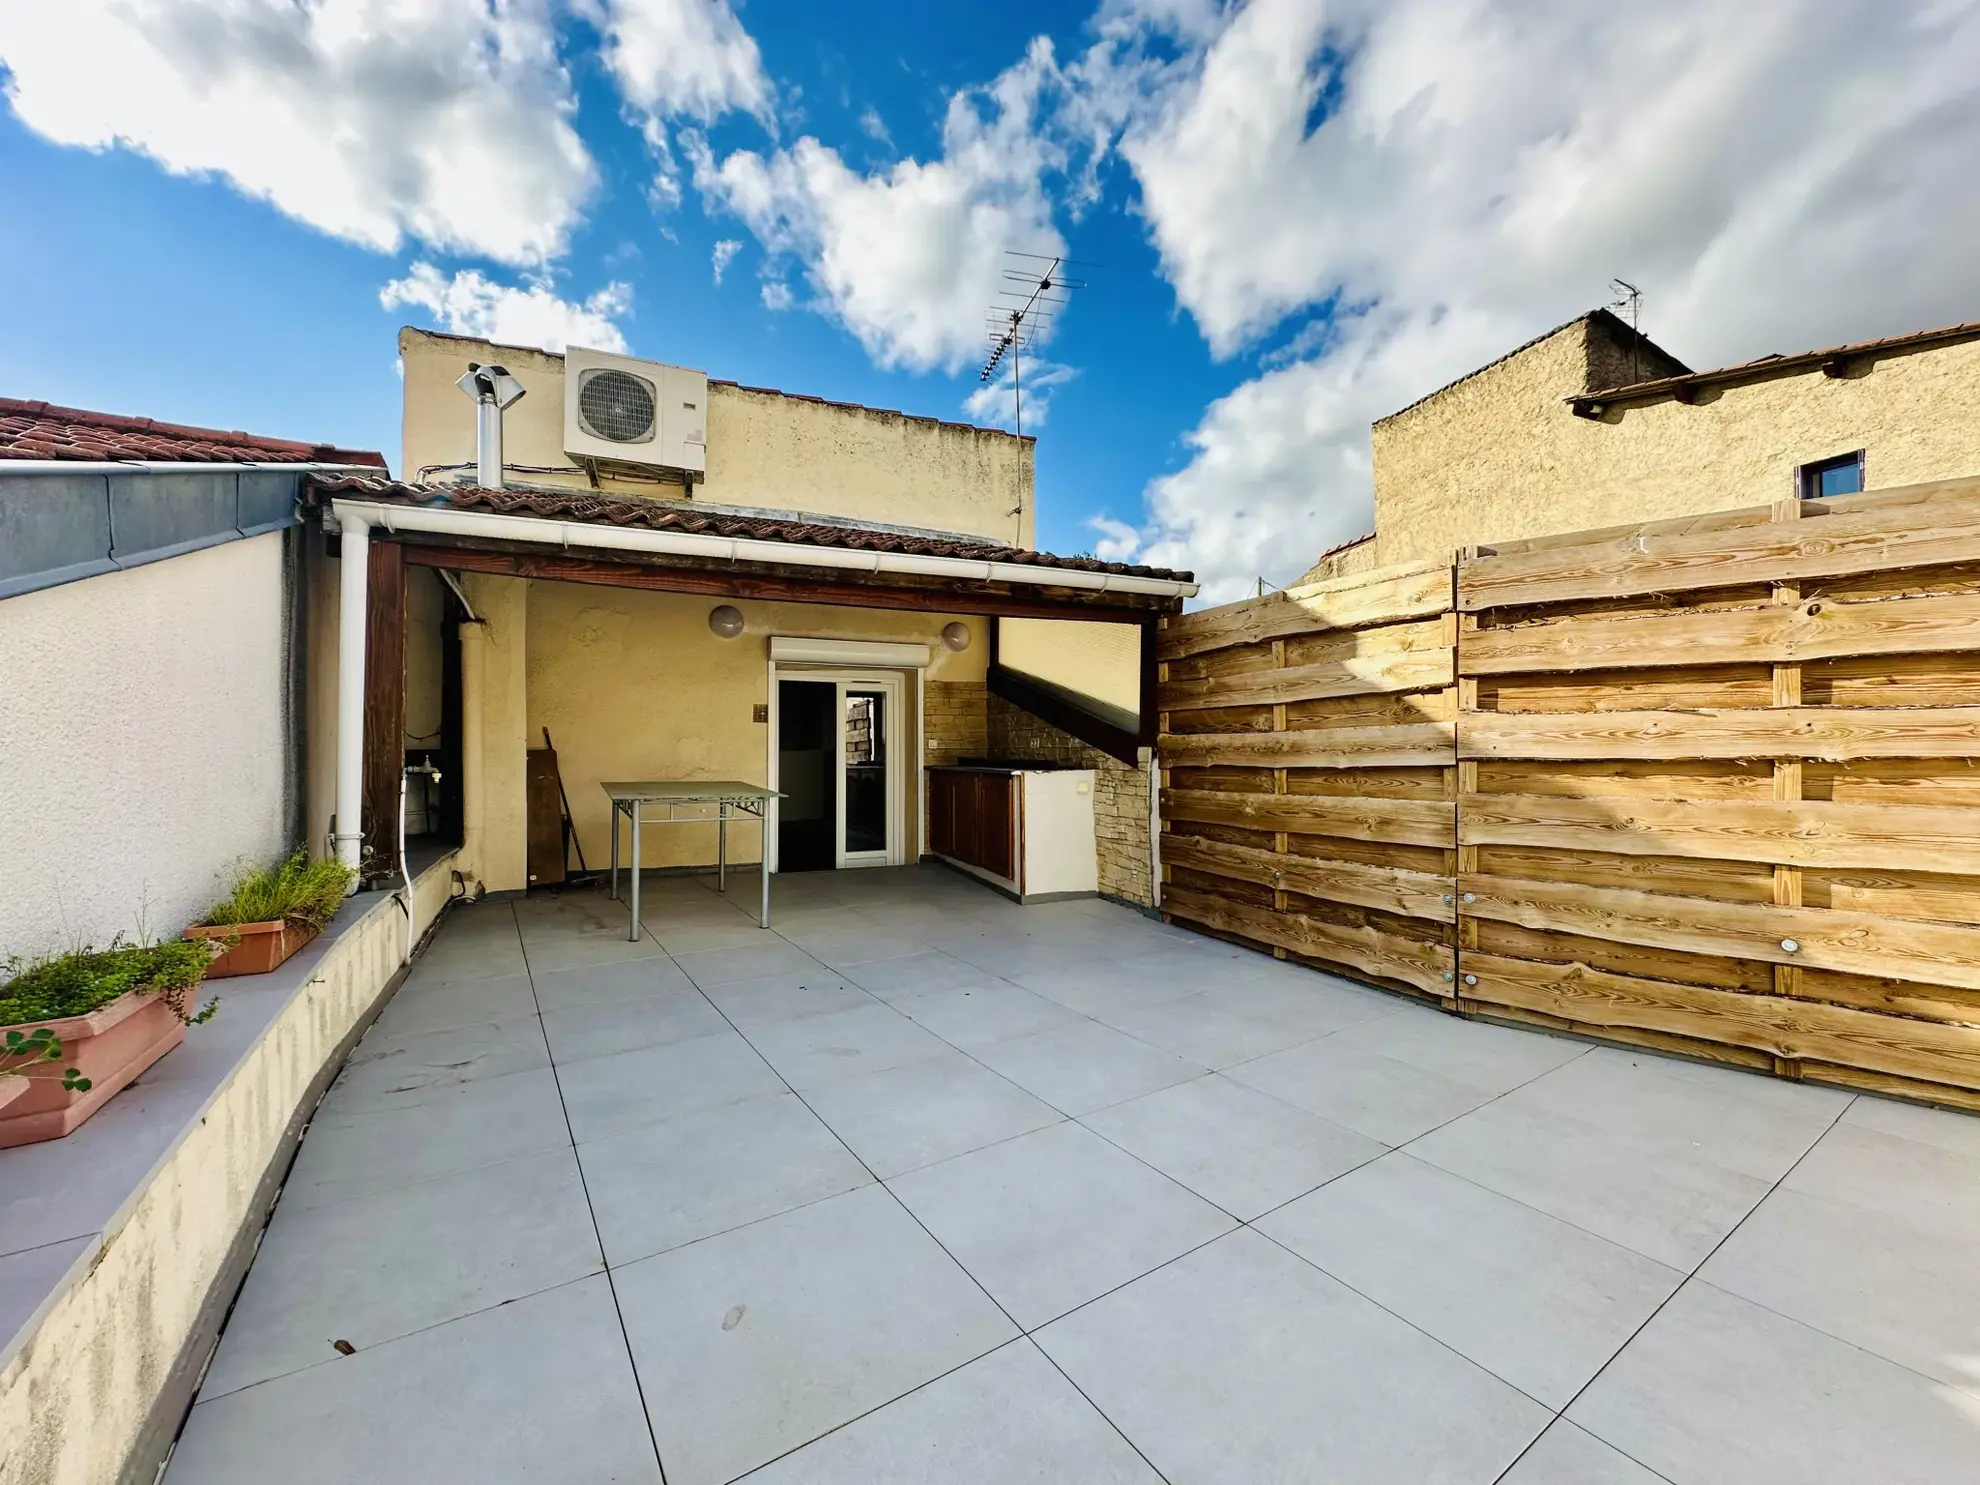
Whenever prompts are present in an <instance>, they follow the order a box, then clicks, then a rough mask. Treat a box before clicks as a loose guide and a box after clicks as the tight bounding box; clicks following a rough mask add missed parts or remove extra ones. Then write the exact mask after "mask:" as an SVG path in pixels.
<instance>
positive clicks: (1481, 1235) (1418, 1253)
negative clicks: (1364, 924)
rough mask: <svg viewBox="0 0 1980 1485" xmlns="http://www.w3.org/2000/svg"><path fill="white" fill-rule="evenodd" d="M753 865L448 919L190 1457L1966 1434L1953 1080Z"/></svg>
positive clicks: (1968, 1232)
mask: <svg viewBox="0 0 1980 1485" xmlns="http://www.w3.org/2000/svg"><path fill="white" fill-rule="evenodd" d="M732 891H733V893H734V895H735V898H736V900H737V901H738V902H741V903H750V902H753V900H754V891H753V879H752V878H748V877H745V878H743V879H742V880H741V881H739V882H738V883H735V884H733V885H732ZM777 901H778V913H779V917H778V921H777V926H776V929H775V931H774V932H771V933H765V932H763V931H761V930H759V929H757V928H756V927H755V926H754V924H753V923H752V922H751V921H750V920H749V919H748V918H746V917H745V916H744V915H743V914H742V913H741V912H740V911H738V910H737V909H736V908H734V907H731V906H730V905H729V904H728V903H727V902H726V901H724V900H723V899H722V898H720V897H718V896H716V895H715V894H714V892H713V891H712V884H710V883H706V882H704V881H700V880H684V879H678V878H676V879H667V880H660V881H656V882H654V884H653V885H652V886H651V887H650V888H649V890H648V896H647V924H646V926H647V929H648V936H646V937H642V939H641V940H640V941H639V942H638V943H631V942H628V941H627V940H626V938H625V929H624V925H625V919H624V917H623V915H622V912H621V910H620V909H619V908H618V906H617V905H616V904H611V903H608V902H605V901H604V900H602V898H601V896H600V895H599V894H596V893H589V894H580V893H573V894H570V895H568V896H565V897H561V898H554V897H553V898H546V899H543V900H532V901H530V902H527V903H524V904H520V905H517V906H513V907H511V906H506V905H504V906H481V907H475V908H469V909H464V910H462V911H460V912H459V913H458V914H457V915H456V916H455V917H454V918H453V919H452V920H451V921H450V922H449V923H448V924H447V925H446V927H445V928H444V929H443V931H442V932H441V934H440V935H439V936H438V939H437V941H436V942H435V944H434V945H433V946H432V948H431V949H430V950H429V951H428V952H427V953H426V954H425V955H424V957H423V958H422V959H421V960H420V961H419V963H418V964H417V965H416V967H415V969H414V971H413V973H412V975H411V976H410V978H409V979H408V980H407V982H406V984H405V986H404V988H403V989H402V990H401V991H400V992H399V994H398V996H397V998H396V999H395V1000H394V1002H393V1003H392V1004H391V1005H390V1006H389V1007H388V1008H387V1010H386V1011H385V1013H384V1015H383V1016H382V1017H381V1018H380V1019H379V1021H378V1023H377V1025H376V1026H375V1027H374V1028H373V1029H372V1030H371V1032H370V1034H369V1035H368V1036H367V1037H366V1038H365V1040H364V1042H363V1043H362V1044H361V1045H360V1046H359V1048H358V1050H357V1052H356V1053H355V1055H354V1056H353V1057H352V1059H351V1062H350V1065H349V1066H348V1067H347V1068H346V1069H345V1071H344V1073H343V1075H342V1076H341V1077H340V1078H339V1080H338V1081H337V1083H336V1085H335V1086H334V1087H333V1089H332V1090H331V1092H330V1094H329V1096H328V1097H327V1098H326V1099H325V1101H324V1103H323V1106H322V1108H321V1110H320V1111H319V1113H318V1115H317V1117H316V1121H315V1124H314V1125H313V1127H312V1129H311V1131H310V1133H309V1136H308V1138H307V1140H306V1141H305V1143H304V1146H303V1149H302V1153H301V1156H300V1157H299V1159H298V1160H297V1163H296V1166H295V1169H294V1172H293V1175H292V1177H291V1179H290V1181H289V1184H288V1187H287V1190H286V1192H285V1194H284V1196H283V1198H282V1201H281V1204H280V1206H279V1208H278V1210H277V1212H276V1215H275V1219H274V1221H273V1223H272V1225H271V1226H270V1228H269V1230H268V1233H267V1237H266V1240H265V1242H264V1244H263V1246H262V1249H261V1252H260V1255H259V1257H258V1258H257V1259H256V1262H255V1265H254V1269H253V1271H252V1273H251V1275H250V1277H249V1279H248V1282H247V1285H246V1287H245V1289H244V1290H243V1292H242V1294H241V1297H240V1302H239V1304H238V1306H237V1308H236V1310H235V1312H234V1315H233V1317H232V1320H231V1322H230V1323H229V1325H228V1328H227V1331H226V1334H225V1336H224V1338H223V1340H222V1342H221V1345H220V1349H219V1352H218V1354H217V1356H216V1357H215V1360H214V1363H213V1366H212V1369H211V1371H210V1373H209V1375H208V1376H207V1378H206V1380H205V1383H204V1386H203V1388H202V1391H201V1394H200V1400H199V1403H198V1405H197V1406H196V1407H195V1408H194V1409H193V1412H192V1416H191V1419H190V1421H189V1423H188V1424H187V1427H186V1430H185V1433H184V1436H183V1438H182V1440H181V1441H180V1444H179V1447H178V1451H177V1454H176V1455H175V1457H174V1460H173V1463H172V1467H171V1472H170V1480H171V1482H172V1485H209V1482H235V1481H255V1482H264V1481H268V1480H277V1479H279V1480H283V1481H285V1482H333V1481H334V1482H345V1481H358V1480H363V1481H382V1482H400V1481H435V1482H438V1481H475V1482H497V1481H511V1480H545V1481H581V1482H596V1481H657V1480H661V1479H663V1478H664V1479H665V1480H667V1481H669V1482H671V1485H712V1482H719V1481H728V1480H733V1479H737V1478H741V1477H744V1476H747V1477H748V1478H749V1479H750V1480H751V1481H752V1482H757V1485H770V1482H777V1485H792V1482H808V1481H816V1482H827V1481H830V1482H860V1485H865V1482H874V1481H899V1482H917V1485H918V1482H982V1485H1004V1482H1011V1481H1020V1480H1038V1481H1051V1482H1080V1485H1083V1482H1102V1481H1105V1482H1152V1481H1157V1480H1168V1481H1171V1482H1175V1485H1184V1482H1189V1485H1195V1482H1211V1481H1217V1482H1224V1481H1228V1482H1233V1485H1236V1482H1243V1485H1259V1482H1276V1481H1284V1482H1309V1481H1326V1482H1330V1485H1359V1482H1383V1485H1391V1482H1402V1485H1423V1482H1449V1485H1487V1482H1491V1481H1504V1482H1508V1485H1649V1482H1654V1481H1657V1480H1660V1479H1661V1480H1669V1481H1674V1482H1679V1485H1694V1482H1699V1485H1703V1482H1723V1481H1735V1480H1736V1481H1741V1482H1766V1481H1782V1482H1788V1481H1792V1482H1795V1485H1806V1482H1811V1481H1851V1482H1859V1481H1866V1480H1876V1481H1879V1482H1893V1485H1894V1482H1900V1481H1903V1482H1924V1481H1947V1482H1951V1481H1971V1480H1974V1479H1976V1478H1980V1263H1976V1262H1975V1261H1974V1255H1975V1254H1976V1253H1980V1120H1975V1119H1968V1118H1966V1117H1963V1116H1960V1115H1954V1114H1944V1113H1937V1112H1932V1111H1929V1110H1924V1109H1917V1108H1910V1107H1905V1106H1901V1105H1897V1104H1893V1103H1886V1102H1880V1101H1877V1100H1874V1099H1869V1098H1863V1099H1855V1100H1853V1099H1852V1098H1851V1097H1850V1096H1849V1095H1848V1094H1845V1093H1839V1092H1835V1091H1831V1090H1825V1089H1821V1088H1815V1087H1805V1086H1796V1085H1793V1084H1788V1083H1781V1082H1771V1081H1768V1080H1766V1079H1763V1078H1758V1077H1754V1076H1750V1075H1747V1074H1742V1073H1736V1072H1731V1071H1721V1070H1717V1069H1713V1068H1708V1067H1701V1066H1696V1065H1691V1064H1687V1063H1681V1062H1674V1061H1667V1060H1663V1059H1660V1058H1657V1057H1653V1056H1648V1055H1631V1054H1629V1053H1625V1052H1620V1051H1615V1050H1612V1049H1605V1048H1595V1047H1590V1046H1587V1045H1585V1044H1582V1043H1579V1042H1573V1041H1566V1040H1560V1039H1555V1038H1551V1037H1547V1036H1542V1035H1535V1034H1528V1033H1525V1032H1520V1031H1512V1030H1505V1029H1501V1028H1496V1027H1491V1026H1484V1025H1477V1024H1471V1023H1466V1022H1462V1021H1458V1020H1454V1019H1452V1018H1449V1017H1446V1016H1443V1015H1440V1014H1438V1013H1436V1012H1435V1011H1432V1010H1428V1009H1425V1008H1423V1007H1420V1006H1416V1005H1413V1004H1409V1003H1405V1002H1403V1001H1400V1000H1397V999H1394V998H1391V997H1387V996H1383V995H1380V994H1376V993H1374V992H1371V991H1367V990H1364V989H1360V988H1358V987H1355V986H1352V985H1348V984H1345V983H1343V982H1340V981H1335V980H1330V979H1328V978H1327V977H1326V976H1323V975H1318V974H1314V973H1312V972H1310V971H1306V970H1299V969H1294V968H1289V967H1287V966H1284V965H1280V964H1275V963H1274V962H1272V961H1271V960H1270V959H1267V958H1264V957H1261V956H1258V955H1254V954H1250V953H1247V952H1245V951H1242V950H1237V949H1233V948H1230V947H1228V946H1226V945H1223V944H1220V943H1217V942H1215V941H1212V940H1209V939H1206V938H1201V937H1197V936H1194V935H1191V934H1187V933H1184V932H1181V931H1179V930H1174V929H1169V928H1165V927H1163V926H1161V925H1159V924H1155V923H1152V922H1150V921H1148V920H1146V919H1143V918H1139V917H1137V916H1135V915H1133V914H1130V913H1128V912H1126V911H1123V910H1121V909H1118V908H1114V907H1111V906H1108V905H1106V904H1102V903H1091V902H1089V903H1077V904H1057V905H1051V906H1036V907H1030V908H1018V907H1015V906H1013V905H1011V904H1009V903H1006V902H1005V901H1003V900H1002V899H1001V898H998V897H995V896H993V895H991V894H989V893H988V892H985V891H983V890H981V889H979V888H978V887H976V886H974V885H973V884H971V883H968V882H966V881H963V880H961V879H960V878H957V877H955V876H952V875H949V874H946V873H943V872H940V871H936V870H928V869H919V870H909V871H904V872H855V873H841V874H837V875H829V874H828V875H816V876H787V877H782V878H780V879H779V881H778V884H777ZM340 1340H342V1341H347V1342H348V1343H349V1344H350V1345H351V1346H353V1347H354V1348H355V1354H352V1355H349V1356H344V1355H340V1354H339V1353H338V1351H337V1350H336V1349H334V1347H333V1343H334V1342H336V1341H340ZM663 1467H664V1470H665V1474H664V1476H663V1475H662V1468H663Z"/></svg>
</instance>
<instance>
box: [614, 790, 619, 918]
mask: <svg viewBox="0 0 1980 1485" xmlns="http://www.w3.org/2000/svg"><path fill="white" fill-rule="evenodd" d="M618 900H619V801H618V800H616V799H615V800H613V801H612V901H614V902H617V901H618Z"/></svg>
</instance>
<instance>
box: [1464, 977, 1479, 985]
mask: <svg viewBox="0 0 1980 1485" xmlns="http://www.w3.org/2000/svg"><path fill="white" fill-rule="evenodd" d="M1464 982H1465V984H1467V985H1475V984H1477V983H1478V976H1477V975H1466V976H1465V977H1464Z"/></svg>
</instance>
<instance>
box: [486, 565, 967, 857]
mask: <svg viewBox="0 0 1980 1485" xmlns="http://www.w3.org/2000/svg"><path fill="white" fill-rule="evenodd" d="M715 603H716V600H713V599H709V598H702V597H694V596H689V595H684V594H673V593H647V592H640V591H637V590H632V589H624V588H607V587H592V586H586V585H583V584H577V583H555V582H534V583H532V584H531V585H530V593H529V599H528V615H529V617H528V645H527V649H528V680H527V690H528V726H527V735H528V737H529V739H530V740H531V742H532V744H533V745H535V746H541V745H542V737H543V731H542V729H543V728H545V727H548V728H549V729H550V735H551V738H552V740H553V741H554V742H555V743H556V745H557V764H558V768H559V769H560V771H561V772H562V774H563V779H564V788H565V791H566V792H567V793H568V794H569V796H570V800H571V810H572V813H573V816H574V818H575V820H576V823H577V829H578V835H579V838H580V839H581V840H582V841H583V843H584V849H585V854H586V857H587V859H588V860H589V861H590V862H591V864H592V865H594V866H601V865H603V864H604V863H605V861H606V860H607V859H608V851H609V848H610V832H611V813H610V807H609V806H608V805H607V803H606V799H605V793H604V791H603V790H602V789H601V788H600V787H599V786H600V784H601V783H602V782H604V781H605V780H607V779H650V778H732V779H742V780H744V781H745V782H748V783H758V784H760V783H762V782H763V781H764V780H765V778H766V777H767V775H768V768H769V752H768V749H769V744H770V737H769V729H768V726H767V725H766V724H765V723H762V722H758V721H755V720H754V711H753V709H754V708H755V707H757V706H762V705H767V703H768V701H769V642H770V637H771V636H772V635H802V636H808V637H813V638H824V639H856V640H887V641H896V642H899V641H906V642H910V643H915V644H925V645H928V646H930V647H931V649H932V651H933V660H932V662H931V664H930V665H929V668H928V670H927V672H926V675H927V679H928V680H929V681H930V682H931V683H943V682H951V681H976V682H981V681H982V680H983V677H984V668H985V657H986V653H987V651H988V647H989V637H988V634H987V631H986V629H985V622H986V621H984V620H982V619H977V618H970V617H967V616H963V615H957V614H942V613H931V614H921V613H910V612H900V611H893V610H885V609H848V608H833V607H828V606H825V605H820V604H802V603H749V602H741V603H738V604H737V605H736V606H737V607H738V608H740V609H741V610H742V611H743V616H744V619H745V620H746V622H747V624H748V628H747V629H746V631H745V632H744V633H743V634H742V635H741V636H739V637H738V638H736V639H730V640H725V639H718V638H716V637H715V636H714V635H713V634H711V633H710V632H709V629H708V611H709V609H711V608H712V607H714V606H715ZM478 611H479V605H477V612H478ZM956 619H961V620H962V622H963V623H965V624H967V625H968V626H969V627H970V630H971V641H970V644H969V647H968V648H967V649H965V650H963V651H962V652H960V653H956V652H953V651H950V650H948V649H946V648H944V647H943V645H942V642H941V633H942V627H943V625H945V624H948V623H950V622H952V621H954V620H956ZM913 695H914V682H913V675H912V673H911V672H910V673H909V674H908V675H907V677H906V688H905V699H906V701H907V704H908V705H909V706H912V704H913V701H912V698H913ZM905 746H906V747H907V748H908V749H909V764H910V776H909V783H910V795H912V793H913V792H914V777H913V772H912V758H913V753H912V749H913V746H914V739H913V736H912V729H910V735H909V736H908V738H907V739H906V742H905ZM493 784H494V780H493V778H492V776H491V785H493ZM470 788H472V781H470ZM521 788H522V784H521V778H520V775H518V776H517V779H516V782H515V784H514V789H515V798H516V800H517V802H518V808H520V800H521ZM915 838H916V837H915V835H913V834H912V833H911V834H910V837H909V839H910V842H911V843H912V841H913V840H914V839H915ZM644 846H645V850H644V855H645V862H644V864H645V865H647V866H681V865H713V863H714V861H715V828H714V827H713V826H712V825H710V826H702V825H669V826H665V827H661V828H656V829H654V830H652V831H650V832H647V834H646V839H645V842H644ZM760 846H761V836H760V832H759V831H758V829H757V828H756V827H755V826H754V825H743V826H739V827H737V828H736V829H734V830H733V831H732V833H731V838H730V841H729V851H730V859H732V860H734V861H739V862H742V861H757V860H760V859H761V856H760ZM489 885H490V886H491V888H492V887H493V885H494V884H493V882H490V884H489Z"/></svg>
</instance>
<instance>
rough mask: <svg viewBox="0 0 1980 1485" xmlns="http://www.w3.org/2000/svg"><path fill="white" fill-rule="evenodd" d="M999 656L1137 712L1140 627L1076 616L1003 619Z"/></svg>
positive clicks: (1015, 667)
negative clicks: (1106, 622)
mask: <svg viewBox="0 0 1980 1485" xmlns="http://www.w3.org/2000/svg"><path fill="white" fill-rule="evenodd" d="M997 659H998V661H999V663H1001V664H1004V665H1007V666H1009V667H1010V668H1011V669H1012V670H1021V671H1023V672H1024V673H1025V674H1026V675H1033V676H1037V677H1038V678H1039V679H1040V680H1046V681H1051V682H1052V683H1053V684H1054V685H1058V686H1064V687H1065V688H1066V689H1068V690H1070V691H1077V692H1079V693H1080V694H1081V695H1082V696H1091V697H1092V698H1093V699H1094V700H1096V701H1100V702H1104V703H1105V704H1106V705H1108V706H1111V707H1116V708H1118V709H1120V710H1122V711H1126V712H1132V713H1134V714H1135V715H1137V716H1138V715H1140V712H1141V626H1140V625H1138V624H1096V623H1088V622H1086V621H1084V620H1078V619H1005V620H1003V621H1002V623H1001V624H1000V626H999V629H998V637H997Z"/></svg>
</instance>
